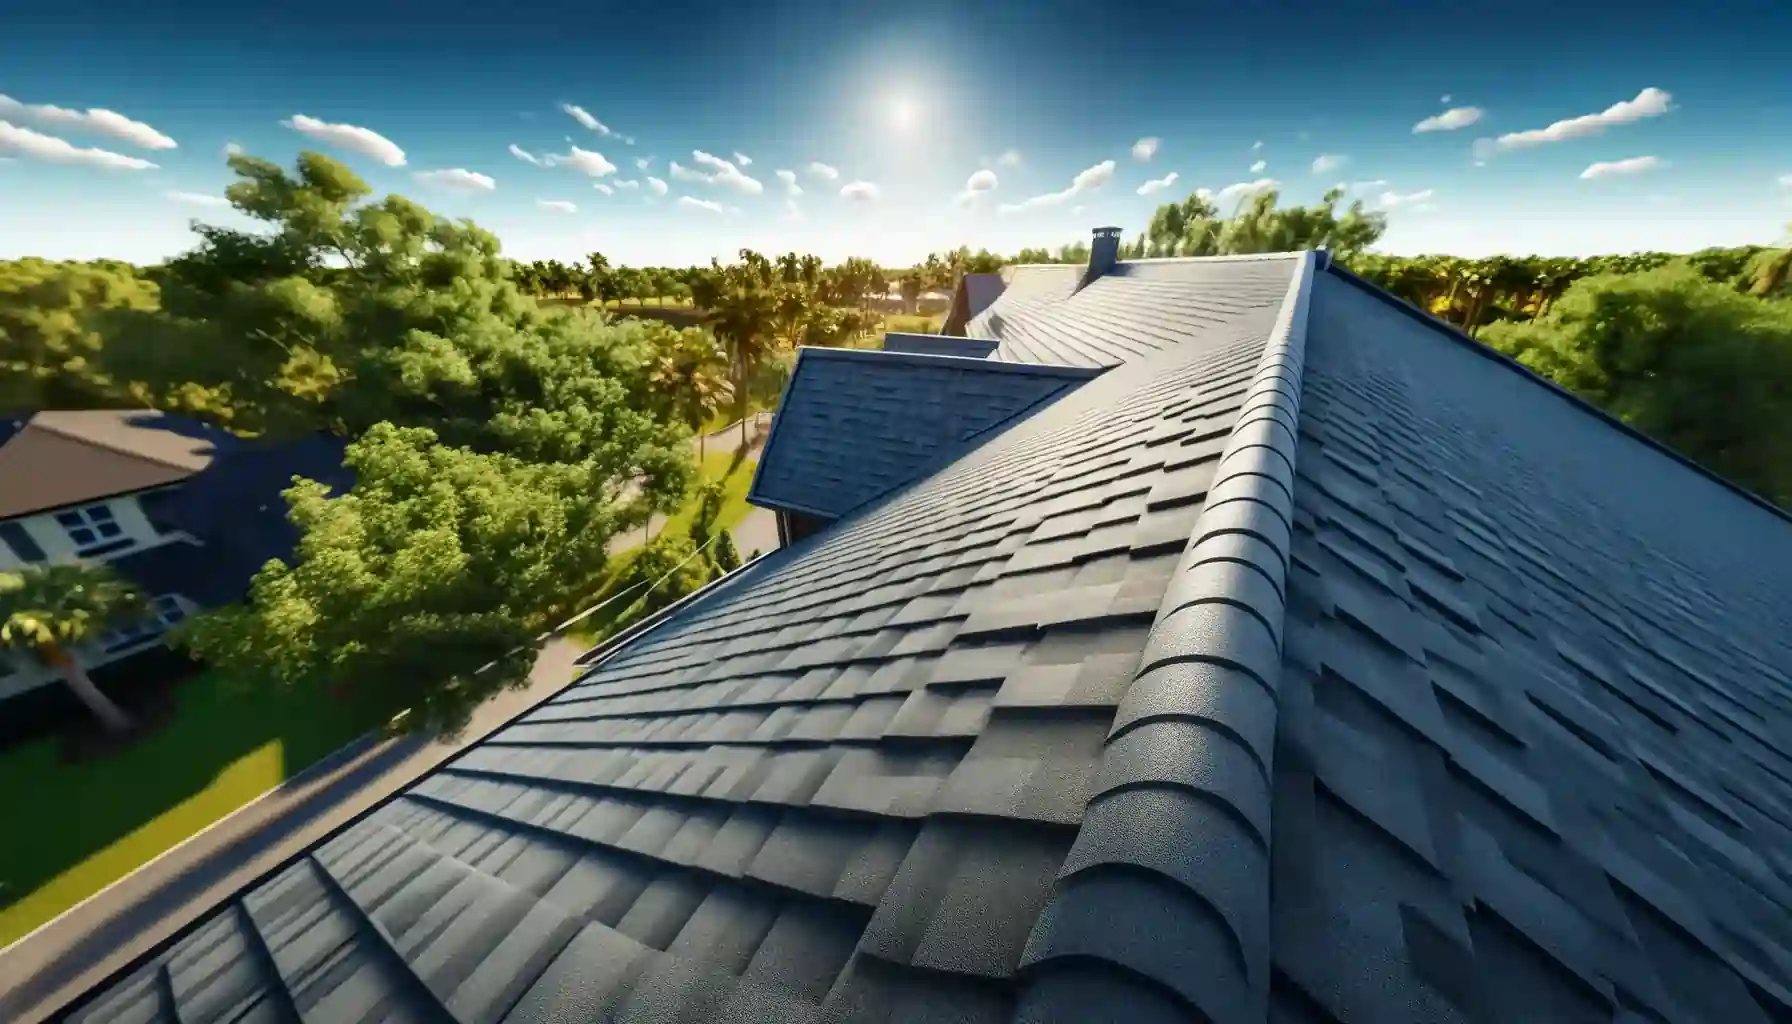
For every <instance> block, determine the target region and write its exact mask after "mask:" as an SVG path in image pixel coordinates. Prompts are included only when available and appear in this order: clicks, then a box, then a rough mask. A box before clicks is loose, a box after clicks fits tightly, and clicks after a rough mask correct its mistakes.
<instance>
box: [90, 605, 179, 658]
mask: <svg viewBox="0 0 1792 1024" xmlns="http://www.w3.org/2000/svg"><path fill="white" fill-rule="evenodd" d="M185 621H187V609H186V607H185V606H183V605H182V604H181V603H180V598H178V597H176V596H174V595H173V594H158V595H157V596H155V597H153V598H151V599H150V601H149V614H148V615H145V616H144V617H143V618H142V619H141V620H140V621H138V622H135V623H132V624H131V625H129V626H125V627H124V628H122V629H115V630H113V631H112V632H110V633H107V634H106V635H105V636H103V637H101V638H100V649H101V650H102V651H104V652H105V653H107V654H117V653H119V652H120V651H127V650H130V649H131V648H134V647H140V646H142V645H143V644H146V643H148V642H149V641H151V640H154V639H156V638H158V637H160V636H161V635H162V634H163V633H166V632H168V631H169V630H170V629H173V628H174V627H175V626H178V625H180V624H181V623H183V622H185Z"/></svg>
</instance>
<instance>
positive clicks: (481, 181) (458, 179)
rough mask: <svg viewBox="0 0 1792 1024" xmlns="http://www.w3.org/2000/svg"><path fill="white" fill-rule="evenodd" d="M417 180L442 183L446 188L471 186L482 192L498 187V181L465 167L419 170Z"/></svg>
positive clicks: (425, 182)
mask: <svg viewBox="0 0 1792 1024" xmlns="http://www.w3.org/2000/svg"><path fill="white" fill-rule="evenodd" d="M416 177H417V180H418V181H421V182H423V183H424V184H425V185H441V186H443V187H445V188H470V189H476V190H478V191H481V192H490V191H491V190H493V189H495V188H497V187H498V183H497V182H495V181H493V180H492V179H491V178H490V177H487V176H486V175H483V174H480V173H479V172H478V171H469V170H467V169H466V168H465V167H451V168H448V169H446V170H440V171H418V172H417V175H416Z"/></svg>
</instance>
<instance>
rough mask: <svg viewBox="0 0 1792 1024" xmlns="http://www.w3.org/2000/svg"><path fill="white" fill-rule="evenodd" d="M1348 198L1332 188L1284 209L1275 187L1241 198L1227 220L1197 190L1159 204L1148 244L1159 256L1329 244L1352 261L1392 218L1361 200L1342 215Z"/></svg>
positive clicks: (1282, 249) (1283, 249)
mask: <svg viewBox="0 0 1792 1024" xmlns="http://www.w3.org/2000/svg"><path fill="white" fill-rule="evenodd" d="M1343 198H1344V193H1343V190H1342V189H1332V190H1330V191H1328V192H1326V193H1325V195H1324V197H1322V198H1321V200H1320V201H1319V202H1318V203H1315V204H1313V205H1311V206H1289V207H1278V206H1277V205H1276V203H1277V201H1278V199H1279V195H1278V193H1277V192H1275V191H1274V190H1269V191H1265V192H1259V193H1257V194H1256V195H1255V196H1252V197H1248V198H1246V199H1243V200H1241V201H1240V203H1239V206H1238V208H1237V210H1236V211H1235V212H1234V213H1233V215H1232V216H1231V217H1230V218H1227V219H1222V218H1221V217H1220V214H1219V209H1218V207H1216V206H1215V205H1214V203H1213V200H1212V199H1211V198H1210V197H1209V196H1208V195H1206V194H1204V193H1202V192H1196V193H1193V194H1191V195H1190V196H1189V197H1188V198H1186V199H1184V200H1183V201H1182V202H1180V203H1167V204H1165V205H1163V206H1160V207H1158V208H1157V210H1156V212H1154V213H1153V214H1152V215H1151V222H1150V224H1149V226H1147V228H1146V230H1145V237H1146V242H1147V247H1148V249H1149V251H1150V253H1151V255H1153V256H1223V255H1231V254H1235V253H1257V252H1292V251H1294V250H1297V249H1311V248H1316V247H1318V246H1321V245H1323V246H1326V247H1328V248H1329V249H1331V251H1332V252H1333V253H1334V254H1335V255H1336V256H1337V257H1339V258H1341V259H1348V258H1349V257H1351V256H1353V255H1355V254H1357V253H1360V252H1363V251H1364V250H1366V249H1368V248H1369V246H1371V245H1373V244H1374V243H1375V241H1376V240H1377V239H1378V238H1380V237H1381V235H1382V233H1383V232H1384V231H1386V230H1387V217H1386V215H1385V214H1381V213H1371V212H1368V211H1366V210H1365V209H1364V208H1363V204H1362V202H1361V201H1360V200H1359V201H1357V202H1353V203H1351V204H1350V206H1349V207H1348V208H1346V209H1345V210H1344V212H1343V213H1342V214H1341V215H1340V213H1339V212H1338V209H1337V207H1338V203H1339V202H1341V201H1342V200H1343Z"/></svg>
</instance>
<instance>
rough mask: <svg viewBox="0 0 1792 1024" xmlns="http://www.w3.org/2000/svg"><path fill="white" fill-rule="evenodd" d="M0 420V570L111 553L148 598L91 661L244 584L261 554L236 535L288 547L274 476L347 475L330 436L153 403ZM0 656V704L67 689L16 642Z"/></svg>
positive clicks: (263, 550)
mask: <svg viewBox="0 0 1792 1024" xmlns="http://www.w3.org/2000/svg"><path fill="white" fill-rule="evenodd" d="M0 424H4V426H3V427H0V571H17V570H19V569H21V568H25V567H28V566H31V565H42V564H67V563H75V562H106V563H109V564H110V565H112V567H113V568H115V569H116V570H117V571H118V572H119V574H120V575H122V576H125V577H126V578H128V579H131V580H132V581H133V582H135V583H137V584H138V586H139V587H141V588H142V589H143V590H144V591H145V592H146V594H147V595H148V596H149V598H150V604H151V611H152V614H151V615H150V616H149V617H147V618H145V619H144V620H143V621H141V622H139V623H137V624H135V625H132V626H130V627H128V628H123V629H120V630H118V631H116V632H114V633H113V634H111V635H109V636H107V637H105V638H103V639H101V640H100V641H98V642H96V643H94V644H90V645H88V646H86V647H84V648H82V649H80V650H78V651H77V652H76V656H77V657H78V658H79V659H80V661H81V663H82V664H83V665H84V666H86V667H87V668H89V669H94V668H100V667H102V666H109V665H113V664H114V663H117V662H121V661H123V660H125V659H128V658H131V657H132V656H133V655H138V654H142V653H145V652H147V651H151V650H157V649H159V648H160V646H161V645H160V639H161V636H162V634H163V633H164V632H166V631H167V630H168V629H169V628H171V627H173V626H174V625H176V624H178V623H179V622H181V621H182V620H184V619H185V618H187V617H188V616H189V615H191V614H192V613H193V611H195V610H196V609H198V608H201V607H205V606H209V605H216V604H220V603H224V602H227V601H230V600H234V599H235V598H237V597H239V596H240V595H241V594H242V592H243V590H244V588H246V586H247V584H248V580H249V577H250V576H251V575H252V574H253V572H254V569H255V568H256V567H258V566H259V564H260V563H259V562H257V563H254V564H253V565H251V564H249V562H250V561H251V560H250V559H247V558H245V557H243V556H242V555H240V554H239V553H238V551H239V549H241V548H244V547H248V548H250V549H252V550H253V551H254V552H255V553H256V554H260V555H264V556H266V557H277V556H278V555H279V554H280V553H281V552H283V551H287V552H289V551H290V550H291V538H290V531H291V527H290V526H289V525H287V523H286V518H285V506H284V504H283V503H281V502H280V501H279V498H278V491H279V490H280V489H282V488H284V487H285V486H288V485H289V484H288V483H286V482H281V483H279V484H278V485H277V486H275V485H273V484H271V483H270V480H271V479H274V478H283V479H284V481H290V479H291V476H292V475H293V473H294V472H303V473H305V474H306V475H312V476H314V477H316V478H319V479H323V480H325V481H326V482H329V483H331V484H332V485H333V486H340V485H342V484H343V483H344V482H345V478H344V475H343V474H344V471H343V469H342V465H341V452H342V448H341V445H340V444H339V443H337V442H335V441H334V440H331V439H322V438H316V439H306V440H303V441H300V442H293V443H287V444H280V445H269V444H260V443H255V442H247V441H243V440H241V439H239V438H237V437H236V436H235V435H233V434H230V433H229V432H227V431H223V430H219V429H217V428H214V427H209V426H206V425H204V424H200V423H196V422H194V421H192V420H188V419H184V418H182V417H178V416H170V415H168V414H165V413H160V412H154V411H151V410H125V411H112V410H82V411H61V412H39V413H35V414H31V415H28V416H23V417H14V418H9V419H6V420H0ZM196 498H197V499H199V500H195V499H196ZM269 537H271V538H274V539H273V540H272V541H271V542H270V541H269V540H268V539H267V538H269ZM266 557H263V558H262V561H265V560H266ZM0 659H3V660H0V715H4V716H6V718H8V719H9V720H11V719H17V718H20V717H38V715H39V714H41V713H43V712H44V709H42V708H30V707H27V705H28V704H34V703H42V701H43V700H48V701H51V702H55V701H56V700H57V698H60V697H61V696H62V694H61V693H60V690H61V688H60V687H52V688H48V689H47V690H46V684H48V683H51V682H55V681H56V680H57V677H56V675H55V673H54V672H53V671H51V670H49V669H47V668H44V667H42V666H40V665H38V664H36V663H35V662H31V661H29V660H27V659H24V658H22V657H20V656H18V655H16V654H13V655H8V654H5V653H0ZM33 697H41V698H42V699H41V700H36V701H33V700H31V699H30V698H33Z"/></svg>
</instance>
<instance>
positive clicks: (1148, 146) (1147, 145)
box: [1132, 135, 1164, 163]
mask: <svg viewBox="0 0 1792 1024" xmlns="http://www.w3.org/2000/svg"><path fill="white" fill-rule="evenodd" d="M1163 141H1164V140H1162V139H1160V138H1158V137H1156V136H1154V135H1148V136H1146V137H1145V138H1142V139H1140V140H1139V141H1137V142H1135V143H1133V144H1132V158H1133V159H1134V160H1137V161H1138V162H1140V163H1148V162H1149V161H1150V160H1151V158H1152V157H1154V156H1156V155H1157V147H1158V146H1159V145H1161V144H1162V143H1163Z"/></svg>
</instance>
